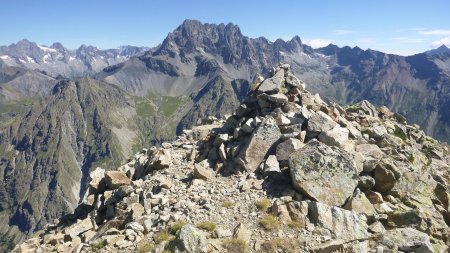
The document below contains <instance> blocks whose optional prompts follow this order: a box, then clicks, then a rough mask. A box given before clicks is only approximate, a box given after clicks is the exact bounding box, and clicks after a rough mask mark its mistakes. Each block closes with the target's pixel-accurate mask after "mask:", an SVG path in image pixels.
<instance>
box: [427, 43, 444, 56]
mask: <svg viewBox="0 0 450 253" xmlns="http://www.w3.org/2000/svg"><path fill="white" fill-rule="evenodd" d="M425 53H426V54H428V55H431V56H434V55H437V54H446V53H447V54H450V48H448V47H447V46H446V45H441V46H440V47H438V48H436V49H432V50H429V51H426V52H425Z"/></svg>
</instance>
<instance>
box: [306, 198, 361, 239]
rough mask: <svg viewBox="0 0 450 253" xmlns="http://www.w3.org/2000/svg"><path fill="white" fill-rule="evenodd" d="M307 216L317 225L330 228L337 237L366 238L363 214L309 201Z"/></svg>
mask: <svg viewBox="0 0 450 253" xmlns="http://www.w3.org/2000/svg"><path fill="white" fill-rule="evenodd" d="M308 217H309V218H310V221H311V222H312V223H314V224H316V225H318V226H321V227H323V228H326V229H328V230H330V231H331V232H332V233H333V234H334V235H335V236H336V237H337V238H338V239H341V240H344V241H346V242H348V241H354V240H365V239H367V238H368V236H369V233H368V232H367V224H366V222H367V219H366V217H365V216H364V215H361V214H357V213H355V212H353V211H348V210H344V209H342V208H339V207H335V206H333V207H331V206H328V205H325V204H322V203H319V202H310V203H309V211H308Z"/></svg>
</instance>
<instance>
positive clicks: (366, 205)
mask: <svg viewBox="0 0 450 253" xmlns="http://www.w3.org/2000/svg"><path fill="white" fill-rule="evenodd" d="M344 209H347V210H352V211H355V212H357V213H363V214H365V215H367V216H373V215H374V214H375V213H376V211H375V208H374V207H373V206H372V203H370V201H369V200H368V199H367V197H366V195H364V193H362V192H360V191H359V190H356V191H355V193H354V194H353V196H352V197H350V198H349V200H348V201H347V203H346V204H345V206H344Z"/></svg>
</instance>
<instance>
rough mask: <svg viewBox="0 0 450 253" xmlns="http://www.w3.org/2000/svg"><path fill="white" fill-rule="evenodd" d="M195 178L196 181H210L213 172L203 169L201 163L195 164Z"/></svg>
mask: <svg viewBox="0 0 450 253" xmlns="http://www.w3.org/2000/svg"><path fill="white" fill-rule="evenodd" d="M193 176H194V178H196V179H201V180H205V181H206V180H208V179H210V178H211V177H212V171H211V170H209V169H207V168H205V167H203V166H202V165H200V164H199V163H196V164H194V171H193Z"/></svg>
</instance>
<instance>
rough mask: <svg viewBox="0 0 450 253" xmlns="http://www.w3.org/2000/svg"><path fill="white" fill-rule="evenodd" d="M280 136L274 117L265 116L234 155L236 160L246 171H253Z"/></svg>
mask: <svg viewBox="0 0 450 253" xmlns="http://www.w3.org/2000/svg"><path fill="white" fill-rule="evenodd" d="M280 136H281V132H280V129H279V128H278V126H277V123H276V121H275V119H274V118H273V117H270V116H268V117H266V118H265V119H264V121H263V122H261V124H260V125H259V126H258V127H257V128H256V129H255V131H254V132H253V134H252V135H251V137H250V139H249V141H248V142H247V143H246V144H245V146H244V147H243V148H242V150H241V152H240V153H239V154H238V156H237V157H236V162H237V163H238V164H240V165H241V166H242V167H243V168H244V169H245V170H247V171H250V172H253V171H255V170H256V169H257V168H258V166H259V164H260V163H261V162H262V161H263V159H264V157H265V156H266V154H267V152H268V151H269V150H270V149H271V148H272V146H273V145H274V144H275V143H276V142H277V141H278V139H279V138H280Z"/></svg>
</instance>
